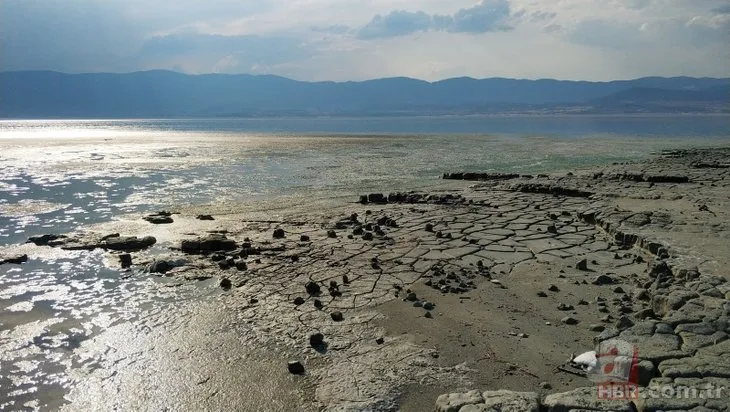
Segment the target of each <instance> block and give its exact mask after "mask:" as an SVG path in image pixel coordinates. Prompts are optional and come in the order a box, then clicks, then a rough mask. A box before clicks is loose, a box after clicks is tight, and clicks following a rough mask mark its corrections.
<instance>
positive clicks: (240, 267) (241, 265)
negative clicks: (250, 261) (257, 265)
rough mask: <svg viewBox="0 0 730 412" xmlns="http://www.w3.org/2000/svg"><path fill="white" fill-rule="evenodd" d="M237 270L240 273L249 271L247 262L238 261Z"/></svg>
mask: <svg viewBox="0 0 730 412" xmlns="http://www.w3.org/2000/svg"><path fill="white" fill-rule="evenodd" d="M236 269H238V270H240V271H244V270H248V265H247V264H246V261H245V260H238V261H236Z"/></svg>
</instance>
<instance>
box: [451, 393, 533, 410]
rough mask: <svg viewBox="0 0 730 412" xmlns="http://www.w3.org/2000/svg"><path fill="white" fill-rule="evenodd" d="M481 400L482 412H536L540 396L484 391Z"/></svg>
mask: <svg viewBox="0 0 730 412" xmlns="http://www.w3.org/2000/svg"><path fill="white" fill-rule="evenodd" d="M482 398H483V399H484V401H483V404H484V408H483V409H481V410H482V411H490V410H493V411H499V412H538V411H539V410H540V396H539V395H538V394H537V393H535V392H513V391H507V390H499V391H485V392H482ZM461 411H464V409H463V408H462V409H461ZM467 411H468V409H467Z"/></svg>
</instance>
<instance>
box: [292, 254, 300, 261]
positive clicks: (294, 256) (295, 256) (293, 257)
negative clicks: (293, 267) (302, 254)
mask: <svg viewBox="0 0 730 412" xmlns="http://www.w3.org/2000/svg"><path fill="white" fill-rule="evenodd" d="M291 261H292V262H299V256H297V255H292V257H291Z"/></svg>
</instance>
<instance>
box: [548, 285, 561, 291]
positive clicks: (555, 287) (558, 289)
mask: <svg viewBox="0 0 730 412" xmlns="http://www.w3.org/2000/svg"><path fill="white" fill-rule="evenodd" d="M547 289H548V290H549V291H550V292H559V291H560V288H558V287H557V286H555V285H550V286H548V288H547Z"/></svg>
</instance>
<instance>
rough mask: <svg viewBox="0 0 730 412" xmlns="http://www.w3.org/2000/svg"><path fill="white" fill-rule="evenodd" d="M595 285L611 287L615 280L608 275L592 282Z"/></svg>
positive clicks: (598, 277)
mask: <svg viewBox="0 0 730 412" xmlns="http://www.w3.org/2000/svg"><path fill="white" fill-rule="evenodd" d="M591 283H592V284H594V285H599V286H600V285H610V284H613V278H612V277H611V276H608V275H598V276H596V278H595V279H593V281H592V282H591Z"/></svg>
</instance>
